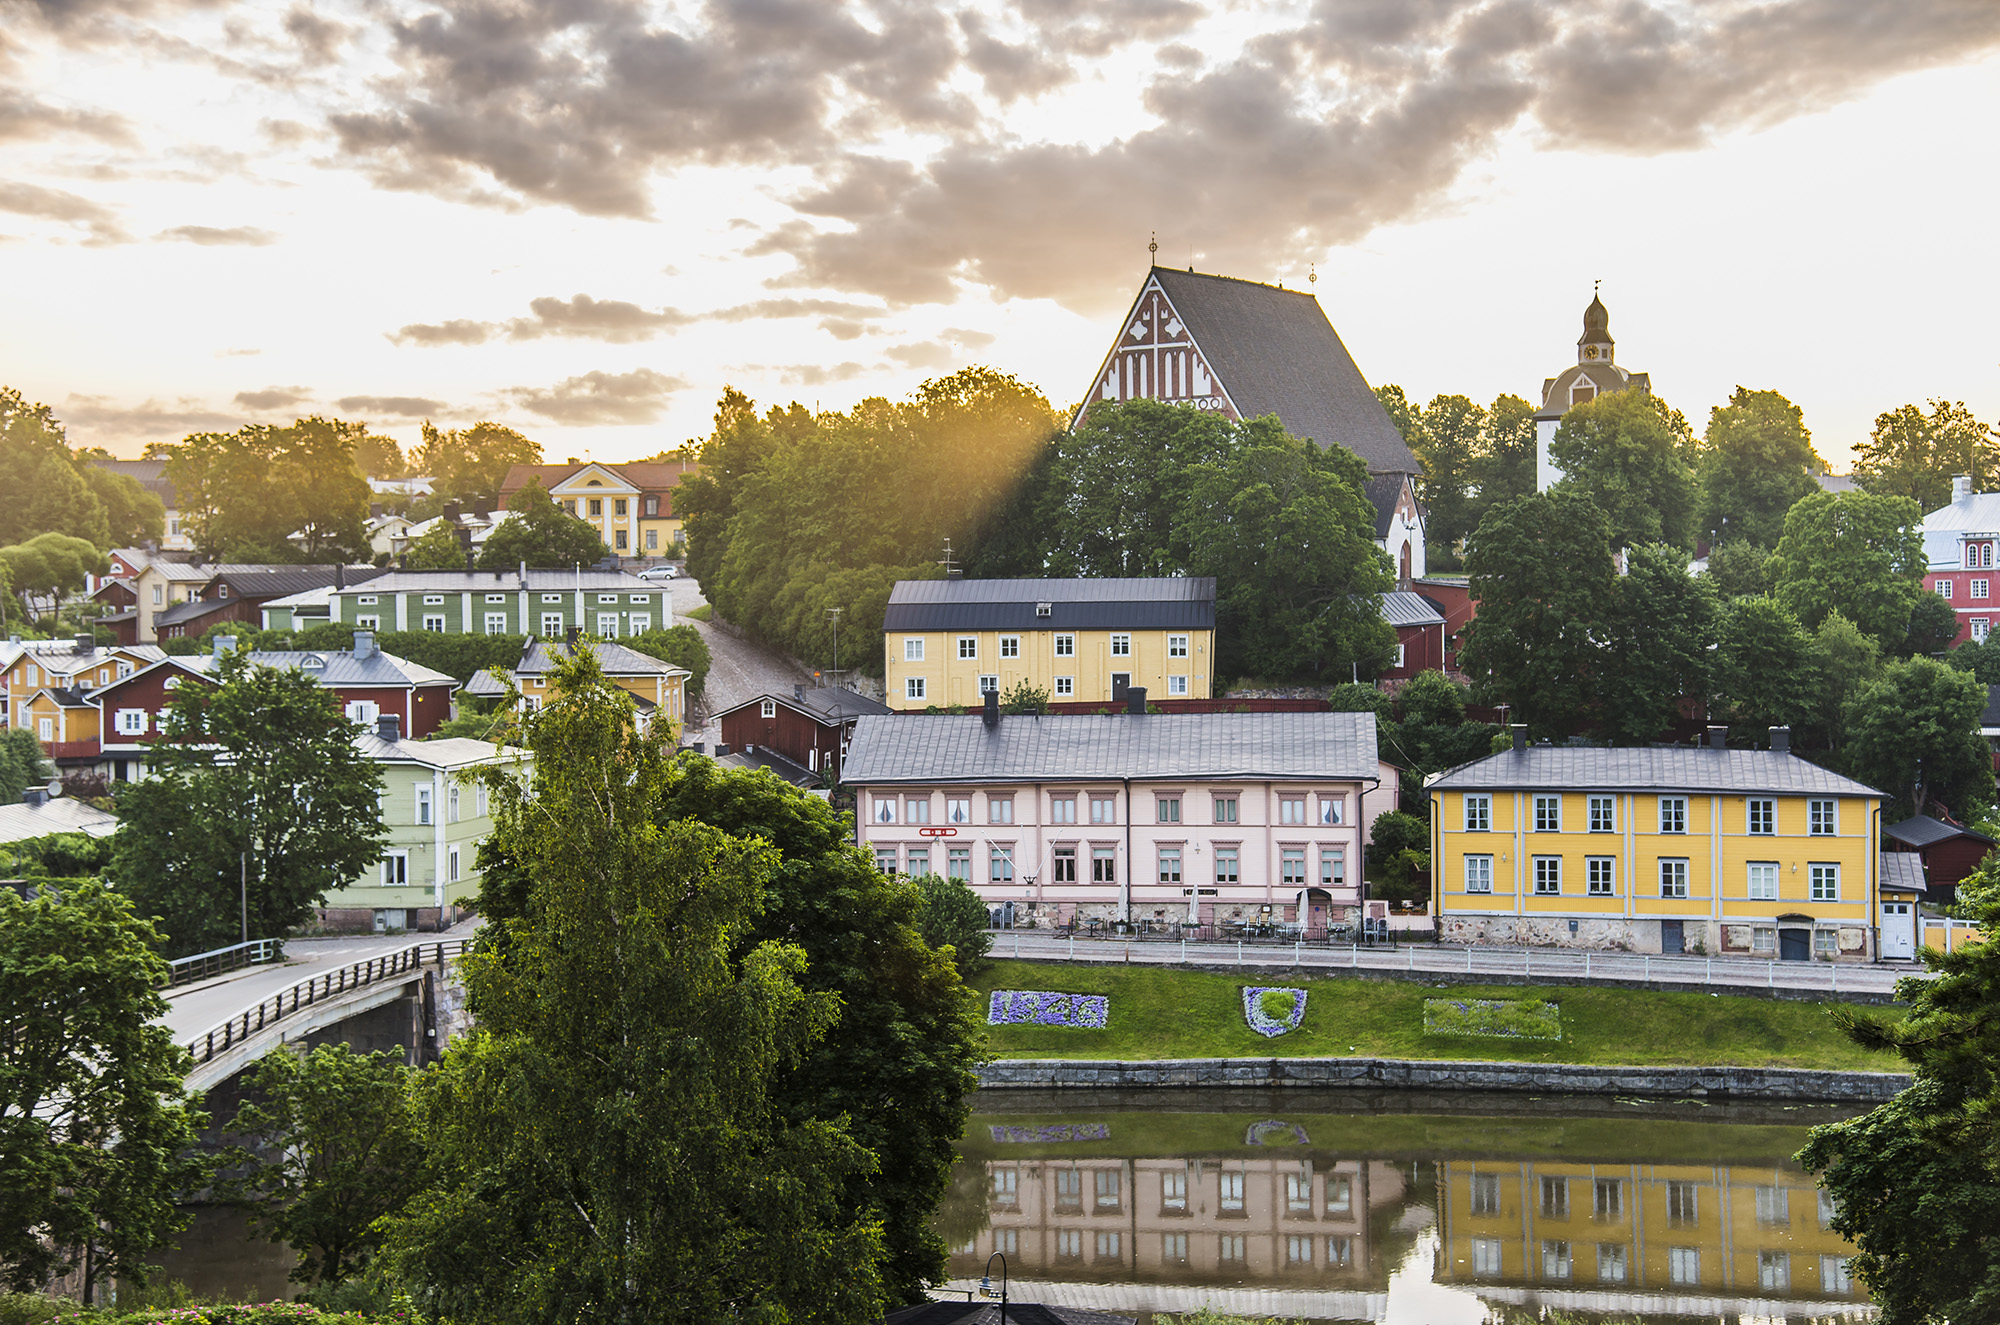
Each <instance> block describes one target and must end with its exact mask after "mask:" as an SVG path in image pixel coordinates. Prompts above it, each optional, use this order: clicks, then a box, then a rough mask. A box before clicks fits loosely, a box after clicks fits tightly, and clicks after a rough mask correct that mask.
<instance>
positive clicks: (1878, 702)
mask: <svg viewBox="0 0 2000 1325" xmlns="http://www.w3.org/2000/svg"><path fill="white" fill-rule="evenodd" d="M1985 712H1986V687H1985V686H1983V685H1981V684H1980V683H1979V681H1978V680H1977V679H1976V678H1975V677H1972V676H1970V675H1968V674H1967V673H1965V672H1962V671H1958V670H1957V669H1955V668H1951V667H1947V666H1945V665H1944V664H1943V663H1941V662H1938V661H1936V660H1935V659H1932V658H1911V659H1909V660H1908V661H1906V662H1898V663H1891V664H1889V665H1888V666H1887V667H1885V668H1883V669H1882V672H1881V674H1880V676H1879V677H1877V678H1876V679H1875V680H1873V681H1870V682H1869V683H1867V684H1866V685H1864V686H1862V687H1861V688H1860V689H1859V690H1858V692H1857V693H1856V694H1855V695H1854V697H1853V698H1852V699H1850V700H1849V701H1848V705H1847V747H1846V751H1845V755H1846V765H1847V770H1848V772H1849V773H1851V774H1852V775H1853V776H1854V777H1855V778H1857V779H1859V780H1860V781H1862V782H1865V783H1867V784H1868V785H1869V786H1871V787H1874V788H1875V789H1876V790H1878V791H1882V792H1886V793H1888V795H1889V797H1890V801H1889V804H1888V805H1886V806H1884V807H1883V811H1882V812H1883V813H1884V814H1885V815H1888V816H1890V817H1889V818H1887V819H1885V820H1883V822H1884V823H1894V822H1896V820H1897V819H1902V818H1907V817H1908V816H1910V815H1912V814H1930V813H1933V812H1935V811H1936V810H1939V809H1942V810H1943V811H1945V812H1946V813H1948V814H1950V815H1951V816H1953V817H1954V818H1960V819H1963V820H1965V821H1968V822H1969V821H1970V820H1971V818H1972V817H1973V813H1972V812H1973V811H1975V810H1980V809H1984V808H1985V807H1987V806H1989V805H1991V804H1992V803H1993V751H1992V748H1991V747H1990V746H1988V745H1987V744H1986V738H1985V737H1984V736H1982V735H1980V732H1979V726H1980V717H1981V715H1982V714H1984V713H1985Z"/></svg>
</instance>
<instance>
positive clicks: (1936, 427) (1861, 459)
mask: <svg viewBox="0 0 2000 1325" xmlns="http://www.w3.org/2000/svg"><path fill="white" fill-rule="evenodd" d="M1930 406H1931V407H1930V410H1929V411H1928V412H1926V411H1924V410H1921V409H1918V408H1917V407H1916V406H1915V405H1902V406H1899V407H1898V408H1896V409H1892V410H1889V411H1888V412H1886V413H1883V414H1879V415H1877V416H1876V417H1875V428H1874V431H1872V432H1871V433H1870V434H1869V436H1868V440H1867V441H1865V442H1862V443H1861V444H1860V445H1858V446H1856V447H1855V448H1854V478H1855V481H1856V482H1858V483H1859V484H1860V485H1861V487H1862V488H1863V490H1865V491H1867V492H1872V493H1875V494H1877V495H1878V496H1884V497H1908V498H1909V499H1911V500H1912V501H1914V502H1916V504H1917V509H1918V511H1919V512H1926V511H1934V510H1937V509H1938V508H1939V507H1941V506H1944V505H1946V504H1947V503H1949V502H1950V501H1951V481H1952V479H1953V478H1954V477H1955V476H1957V475H1959V474H1969V475H1970V476H1971V477H1972V490H1973V491H1974V492H1988V491H1991V490H1992V488H1993V486H1994V484H1995V482H1996V481H2000V439H1996V437H1995V436H1994V432H1993V429H1991V428H1989V427H1987V426H1986V425H1985V424H1983V423H1981V422H1980V421H1979V420H1978V419H1976V418H1974V417H1973V414H1972V411H1971V410H1969V409H1967V408H1966V407H1965V405H1964V404H1963V403H1962V402H1960V401H1955V400H1933V401H1931V402H1930Z"/></svg>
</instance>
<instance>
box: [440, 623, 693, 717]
mask: <svg viewBox="0 0 2000 1325" xmlns="http://www.w3.org/2000/svg"><path fill="white" fill-rule="evenodd" d="M584 647H585V648H587V649H589V650H590V651H591V653H592V654H594V655H596V658H597V665H598V666H599V667H600V668H602V669H603V671H604V674H605V675H606V676H693V675H694V673H693V672H690V671H689V670H688V669H687V668H685V667H676V666H674V665H673V664H672V663H670V662H667V661H665V660H664V659H661V658H655V657H653V656H652V655H651V654H649V653H640V652H639V651H638V650H637V649H628V648H626V647H625V646H624V645H623V644H616V643H613V642H611V641H610V640H586V641H584ZM568 653H569V646H568V645H567V644H563V643H560V642H557V641H547V642H544V641H542V640H538V639H532V638H531V639H529V641H528V643H527V645H526V646H525V647H524V648H522V650H521V657H520V659H519V660H518V661H516V662H515V664H514V665H513V667H512V668H501V669H495V668H491V667H482V668H481V669H479V670H478V671H477V672H474V673H473V674H472V679H471V680H470V681H467V682H466V683H465V693H466V694H468V695H480V696H492V695H504V694H506V693H507V683H506V682H504V681H501V680H499V679H497V678H496V677H495V676H494V675H493V673H494V671H495V670H502V671H512V672H513V674H514V675H515V676H517V677H520V676H545V675H547V674H548V673H550V672H552V671H554V670H555V660H556V658H558V657H563V656H567V655H568ZM634 698H640V697H638V696H635V697H634ZM642 702H645V701H643V700H642Z"/></svg>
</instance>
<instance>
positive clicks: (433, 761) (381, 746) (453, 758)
mask: <svg viewBox="0 0 2000 1325" xmlns="http://www.w3.org/2000/svg"><path fill="white" fill-rule="evenodd" d="M354 744H355V745H356V746H358V747H359V748H360V750H361V753H362V754H364V755H367V756H368V757H369V758H370V759H379V760H396V761H398V762H400V763H409V764H422V765H423V766H424V767H426V768H470V767H472V766H473V765H475V764H488V763H493V762H494V761H495V760H496V758H497V756H499V755H501V754H502V753H507V754H511V755H513V756H514V757H516V758H519V759H522V760H526V759H528V758H530V757H531V756H529V755H528V753H527V752H526V751H524V750H518V749H516V750H509V749H508V748H507V747H505V746H500V745H495V744H493V743H492V742H491V741H478V740H474V739H473V738H471V737H469V736H452V737H446V738H443V739H440V740H435V741H413V740H410V739H409V738H408V737H403V738H402V739H400V740H394V741H385V740H383V739H382V738H381V736H379V735H377V734H376V733H375V732H373V731H364V732H360V733H357V734H356V735H355V738H354Z"/></svg>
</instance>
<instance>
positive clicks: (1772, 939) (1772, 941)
mask: <svg viewBox="0 0 2000 1325" xmlns="http://www.w3.org/2000/svg"><path fill="white" fill-rule="evenodd" d="M1777 950H1778V931H1777V929H1776V927H1774V926H1771V925H1758V926H1756V927H1755V928H1753V929H1752V930H1751V931H1750V951H1751V952H1753V953H1757V952H1761V953H1766V954H1769V953H1773V952H1776V951H1777Z"/></svg>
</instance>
